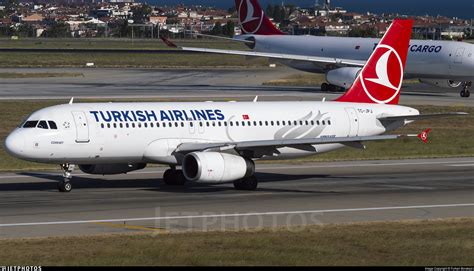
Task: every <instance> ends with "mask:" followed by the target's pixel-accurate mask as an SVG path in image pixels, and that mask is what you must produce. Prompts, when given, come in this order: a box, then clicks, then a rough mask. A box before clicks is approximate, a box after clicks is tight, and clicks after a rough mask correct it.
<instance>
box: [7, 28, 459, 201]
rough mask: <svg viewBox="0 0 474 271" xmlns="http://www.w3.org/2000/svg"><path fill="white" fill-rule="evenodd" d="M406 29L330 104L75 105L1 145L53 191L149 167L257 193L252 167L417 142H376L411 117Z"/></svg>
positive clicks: (48, 111)
mask: <svg viewBox="0 0 474 271" xmlns="http://www.w3.org/2000/svg"><path fill="white" fill-rule="evenodd" d="M411 27H412V21H410V20H395V21H394V22H393V24H392V25H391V27H390V28H389V30H388V31H387V33H386V34H385V36H384V37H383V39H382V40H381V42H380V43H379V44H378V46H377V48H376V49H375V50H374V52H373V53H372V55H371V56H370V58H369V60H368V62H367V64H366V65H365V67H364V68H363V69H362V71H361V73H360V75H359V76H358V78H357V80H356V82H355V83H354V84H353V86H352V87H351V88H350V89H349V90H348V91H347V92H346V93H345V94H344V95H343V96H341V97H340V98H338V99H337V100H335V101H332V102H257V101H254V102H219V103H211V102H198V103H174V102H173V103H79V104H73V103H72V101H71V103H69V104H64V105H57V106H52V107H47V108H44V109H41V110H39V111H36V112H34V113H33V114H31V115H30V116H29V117H28V118H27V120H26V121H25V122H23V123H22V124H21V125H20V126H19V127H18V128H17V129H15V130H14V131H13V132H12V133H11V134H10V135H9V136H8V137H7V139H6V142H5V147H6V150H7V151H8V152H9V153H10V154H11V155H13V156H15V157H18V158H20V159H24V160H28V161H35V162H40V163H53V164H60V165H61V166H62V168H63V170H64V180H63V181H61V182H60V183H59V186H58V187H59V190H60V191H64V192H69V191H71V189H72V186H71V183H70V181H69V180H70V178H71V171H72V170H73V168H74V165H79V168H80V169H81V170H82V171H83V172H86V173H90V174H101V175H103V174H120V173H127V172H130V171H133V170H138V169H142V168H144V167H145V166H146V165H147V164H148V163H156V164H165V165H169V166H170V169H169V170H167V171H166V172H165V173H164V176H163V181H164V182H165V183H166V184H169V185H180V184H183V183H184V182H185V181H192V182H194V181H196V182H203V183H224V182H234V186H235V188H237V189H245V190H253V189H256V187H257V179H256V178H255V176H254V173H255V165H254V160H257V159H289V158H298V157H303V156H309V155H315V154H319V153H324V152H329V151H333V150H337V149H340V148H342V147H346V146H347V147H355V148H363V147H364V145H363V143H362V142H364V141H378V140H393V139H398V138H400V137H413V136H414V137H416V136H418V137H420V138H421V139H422V140H423V141H426V137H427V133H428V132H429V130H427V131H425V132H423V133H422V134H420V135H382V134H384V133H385V132H387V131H391V130H394V129H397V128H399V127H402V126H404V125H406V124H408V123H411V122H412V121H414V120H417V119H420V118H428V117H439V116H445V115H461V114H464V113H450V114H438V115H420V114H419V112H418V110H416V109H414V108H410V107H405V106H399V105H397V104H398V100H399V95H400V88H401V84H402V79H403V69H404V66H405V61H406V56H407V51H408V43H409V40H410V34H411Z"/></svg>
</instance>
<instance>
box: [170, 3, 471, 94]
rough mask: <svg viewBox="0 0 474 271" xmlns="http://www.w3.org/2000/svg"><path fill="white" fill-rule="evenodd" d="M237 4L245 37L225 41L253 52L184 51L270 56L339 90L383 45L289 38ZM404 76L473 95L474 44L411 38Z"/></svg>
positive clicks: (256, 7)
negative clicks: (241, 44)
mask: <svg viewBox="0 0 474 271" xmlns="http://www.w3.org/2000/svg"><path fill="white" fill-rule="evenodd" d="M235 5H236V9H237V12H238V15H239V22H240V26H241V30H242V33H243V35H238V36H235V37H234V38H224V39H230V40H233V41H237V42H244V43H245V44H246V45H247V46H248V47H249V48H251V49H252V51H239V50H222V49H210V48H194V47H180V48H181V49H182V50H185V51H194V52H206V53H217V54H229V55H242V56H250V57H267V58H271V59H274V60H276V61H278V62H280V63H282V64H284V65H286V66H289V67H292V68H295V69H298V70H302V71H306V72H311V73H323V74H325V75H326V81H327V82H328V83H329V84H328V83H323V84H322V85H321V90H322V91H336V90H338V89H340V88H342V89H348V88H349V87H350V86H351V85H352V83H353V82H354V80H355V79H356V78H357V77H358V75H359V72H360V71H361V68H362V67H363V66H364V64H365V62H366V61H367V59H368V58H369V56H370V55H371V54H372V52H373V50H374V49H375V48H376V46H377V44H378V43H379V39H374V38H350V37H321V36H309V35H304V36H295V35H285V34H284V33H283V32H281V31H280V30H279V29H277V28H276V27H275V26H274V25H273V23H272V22H271V21H270V19H269V18H268V17H267V16H265V14H264V11H263V10H262V8H261V7H260V4H259V3H258V1H257V0H235ZM194 34H195V35H201V34H196V33H194ZM202 36H209V35H202ZM210 37H214V38H219V37H216V36H210ZM162 39H164V38H162ZM164 40H165V39H164ZM166 42H167V44H168V45H171V46H175V45H173V44H172V43H170V42H169V41H166ZM405 78H416V79H419V81H420V82H421V83H425V84H428V85H433V86H437V87H442V88H454V89H461V92H460V94H461V97H469V96H470V92H469V89H470V87H471V85H472V81H473V80H474V44H469V43H465V42H455V41H434V40H412V41H411V43H410V45H409V47H408V59H407V66H406V69H405Z"/></svg>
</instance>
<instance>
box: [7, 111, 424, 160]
mask: <svg viewBox="0 0 474 271" xmlns="http://www.w3.org/2000/svg"><path fill="white" fill-rule="evenodd" d="M414 114H419V113H418V111H417V110H416V109H412V108H408V107H403V106H395V105H378V104H363V103H341V102H201V103H82V104H66V105H58V106H52V107H48V108H45V109H41V110H39V111H36V112H35V113H33V114H32V115H30V116H29V117H28V120H27V122H28V121H33V122H34V121H41V120H44V121H52V122H54V123H55V124H56V126H57V129H51V126H50V127H49V129H43V128H38V127H36V128H23V127H19V128H17V129H16V130H15V131H13V132H12V133H11V134H10V135H9V136H8V138H7V140H6V147H7V150H8V151H9V152H10V153H11V154H12V155H14V156H16V157H19V158H22V159H26V160H30V161H36V162H43V163H56V164H58V163H59V164H61V163H74V164H104V163H161V164H170V165H176V164H178V165H179V164H180V163H181V158H182V157H181V156H180V155H179V154H177V153H174V151H175V149H176V148H177V147H178V146H179V144H181V143H197V142H199V143H210V142H233V141H240V142H241V141H255V140H274V139H299V138H319V137H348V136H371V135H379V134H382V133H384V132H386V131H387V128H386V127H384V126H383V125H382V124H381V123H380V122H379V121H378V120H377V119H376V118H377V117H381V116H401V115H414ZM25 123H26V122H25ZM404 124H405V123H400V124H399V125H398V127H399V126H403V125H404ZM22 126H23V125H22ZM392 128H396V127H390V129H392ZM341 147H343V145H341V144H327V145H314V149H307V148H297V147H294V148H288V147H285V148H279V149H278V151H277V152H275V153H274V154H272V155H268V154H265V155H262V157H260V158H269V159H283V158H294V157H301V156H307V155H312V154H317V153H323V152H327V151H331V150H335V149H338V148H341Z"/></svg>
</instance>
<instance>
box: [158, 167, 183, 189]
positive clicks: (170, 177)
mask: <svg viewBox="0 0 474 271" xmlns="http://www.w3.org/2000/svg"><path fill="white" fill-rule="evenodd" d="M163 182H164V183H165V184H167V185H173V186H178V185H184V183H185V182H186V178H185V177H184V174H183V171H182V170H177V169H176V167H172V168H170V169H168V170H166V171H165V173H164V174H163Z"/></svg>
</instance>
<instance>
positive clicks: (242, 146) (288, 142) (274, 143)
mask: <svg viewBox="0 0 474 271" xmlns="http://www.w3.org/2000/svg"><path fill="white" fill-rule="evenodd" d="M417 136H418V135H378V136H356V137H331V138H303V139H282V140H257V141H242V142H222V143H183V144H181V145H179V146H178V148H177V149H176V150H175V151H176V152H181V153H188V152H193V151H206V150H217V151H223V150H226V149H235V150H239V151H240V150H252V149H257V148H265V147H270V148H282V147H298V148H299V146H311V145H322V144H338V143H339V144H344V145H347V146H350V147H358V148H359V147H361V146H362V143H361V142H363V141H380V140H393V139H398V138H402V137H417Z"/></svg>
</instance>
